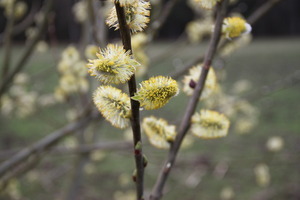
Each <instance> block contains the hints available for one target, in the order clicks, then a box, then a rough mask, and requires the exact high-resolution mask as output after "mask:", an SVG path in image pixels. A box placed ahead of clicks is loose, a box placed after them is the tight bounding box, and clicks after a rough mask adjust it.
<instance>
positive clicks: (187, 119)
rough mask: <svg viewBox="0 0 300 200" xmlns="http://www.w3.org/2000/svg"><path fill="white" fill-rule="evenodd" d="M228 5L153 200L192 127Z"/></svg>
mask: <svg viewBox="0 0 300 200" xmlns="http://www.w3.org/2000/svg"><path fill="white" fill-rule="evenodd" d="M227 4H228V0H224V1H222V2H221V3H218V4H217V18H216V23H215V28H214V32H213V35H212V37H211V40H210V44H209V48H208V50H207V53H206V55H205V58H204V64H203V68H202V72H201V75H200V78H199V81H198V83H197V85H196V88H195V90H194V93H193V96H192V97H191V99H190V101H189V103H188V106H187V108H186V111H185V114H184V117H183V119H182V121H181V124H180V127H179V131H178V135H177V136H176V139H175V141H174V143H173V145H172V146H171V149H170V151H169V155H168V158H167V159H166V162H165V164H164V166H163V168H162V170H161V171H160V174H159V176H158V179H157V181H156V183H155V185H154V188H153V190H152V194H151V196H150V199H151V200H159V199H161V197H162V192H163V188H164V185H165V183H166V180H167V178H168V176H169V173H170V171H171V169H172V167H173V165H174V163H175V159H176V157H177V153H178V151H179V148H180V146H181V143H182V140H183V138H184V137H185V135H186V133H187V131H188V129H189V127H190V120H191V117H192V115H193V114H194V112H195V109H196V106H197V104H198V102H199V100H198V99H199V98H200V96H201V93H202V90H203V88H204V84H205V81H206V77H207V74H208V72H209V69H210V65H211V63H212V60H213V57H214V55H215V53H216V50H217V46H218V43H219V41H220V37H221V29H222V23H223V19H224V17H225V14H226V8H227Z"/></svg>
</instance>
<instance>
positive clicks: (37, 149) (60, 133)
mask: <svg viewBox="0 0 300 200" xmlns="http://www.w3.org/2000/svg"><path fill="white" fill-rule="evenodd" d="M97 116H99V115H98V113H97V114H95V113H90V112H88V113H86V115H83V116H82V118H81V119H78V121H75V122H72V123H70V124H68V125H66V126H64V127H63V128H61V129H59V130H57V131H54V132H53V133H50V134H49V135H48V136H46V137H44V138H42V139H41V140H39V141H38V142H36V143H35V144H33V145H31V146H29V147H27V148H24V149H22V150H21V151H19V152H18V153H17V154H15V155H14V156H12V157H11V158H9V159H8V160H6V161H4V162H3V163H1V165H0V177H2V176H3V175H4V174H5V173H6V172H8V171H10V170H11V169H13V168H14V167H16V166H17V165H19V164H20V163H22V162H23V161H25V160H27V159H28V158H29V157H30V156H31V155H34V154H37V153H41V152H44V151H45V150H46V149H48V148H50V147H51V146H53V145H55V144H56V143H57V142H58V141H59V140H61V139H62V138H64V137H66V136H68V135H69V134H71V133H73V132H74V131H75V130H77V129H79V128H81V127H85V126H87V125H88V124H89V123H90V121H91V120H92V119H95V118H96V117H97Z"/></svg>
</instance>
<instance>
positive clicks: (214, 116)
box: [191, 110, 230, 139]
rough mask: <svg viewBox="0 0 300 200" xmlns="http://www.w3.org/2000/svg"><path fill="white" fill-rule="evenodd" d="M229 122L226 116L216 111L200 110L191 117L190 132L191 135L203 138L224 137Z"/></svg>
mask: <svg viewBox="0 0 300 200" xmlns="http://www.w3.org/2000/svg"><path fill="white" fill-rule="evenodd" d="M229 125H230V122H229V120H228V118H227V117H226V116H225V115H223V114H220V113H218V112H216V111H211V110H201V111H200V113H195V114H194V115H193V117H192V126H191V132H192V134H193V135H195V136H198V137H200V138H204V139H214V138H219V137H225V136H226V135H227V133H228V129H229Z"/></svg>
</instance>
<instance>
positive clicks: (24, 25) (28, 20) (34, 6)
mask: <svg viewBox="0 0 300 200" xmlns="http://www.w3.org/2000/svg"><path fill="white" fill-rule="evenodd" d="M40 4H41V2H39V1H33V2H32V6H31V10H30V12H29V14H28V15H27V16H26V18H24V19H23V20H22V21H21V22H20V23H18V24H16V25H15V26H14V30H13V32H12V34H13V35H17V34H19V33H21V32H23V31H24V30H25V29H26V28H27V27H29V26H30V25H31V24H32V23H33V21H34V17H35V15H36V13H37V12H38V9H39V7H40Z"/></svg>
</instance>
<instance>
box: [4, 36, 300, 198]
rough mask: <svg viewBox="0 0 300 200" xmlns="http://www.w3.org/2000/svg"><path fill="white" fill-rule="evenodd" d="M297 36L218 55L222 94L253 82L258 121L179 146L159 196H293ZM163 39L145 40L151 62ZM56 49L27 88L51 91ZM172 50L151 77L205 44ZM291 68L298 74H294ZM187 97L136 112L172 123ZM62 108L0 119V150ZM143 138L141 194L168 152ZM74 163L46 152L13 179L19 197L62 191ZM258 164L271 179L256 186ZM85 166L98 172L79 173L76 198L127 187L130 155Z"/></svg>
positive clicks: (164, 45)
mask: <svg viewBox="0 0 300 200" xmlns="http://www.w3.org/2000/svg"><path fill="white" fill-rule="evenodd" d="M299 42H300V40H299V39H297V38H294V39H264V40H255V41H254V42H253V43H252V44H250V45H249V46H248V47H245V48H243V49H240V50H238V51H237V52H236V53H235V54H234V55H232V56H231V57H229V58H228V59H226V60H225V71H226V79H225V80H222V82H221V84H222V86H223V89H224V91H225V93H228V94H230V91H231V88H232V87H233V84H234V83H235V82H236V81H238V80H240V79H246V80H249V81H251V83H252V85H253V90H252V91H251V92H250V93H251V94H252V96H251V97H253V98H251V103H252V104H253V105H254V106H256V107H257V108H258V109H259V111H260V117H259V123H258V125H257V126H256V127H255V128H254V129H253V130H252V131H251V133H249V134H246V135H239V134H236V133H235V132H234V131H233V130H231V131H230V133H229V135H228V137H226V138H222V139H218V140H200V139H197V138H194V140H195V142H194V145H193V146H192V148H189V149H185V150H183V151H182V152H181V153H180V155H179V157H178V164H177V165H176V167H175V168H174V170H173V171H172V174H171V177H170V179H169V181H168V183H167V187H166V195H165V198H164V199H166V200H174V199H184V200H193V199H209V200H214V199H215V200H217V199H220V198H219V194H220V191H221V189H222V188H223V187H225V186H231V187H233V188H234V191H235V198H234V199H245V200H248V199H249V200H250V199H254V196H255V195H257V194H258V193H260V192H263V191H267V190H269V189H272V190H275V191H276V192H275V196H274V197H272V198H271V199H272V200H282V199H293V198H292V197H290V198H289V197H286V196H284V195H287V194H288V192H290V191H288V190H287V188H290V187H295V188H298V189H299V188H300V183H299V180H300V174H299V167H300V161H299V159H297V155H298V154H299V150H300V149H299V142H300V135H299V132H300V123H299V119H300V113H299V110H300V105H299V99H300V92H299V91H300V86H299V78H300V77H299V65H300V57H299V52H300V46H299ZM169 45H171V44H170V42H161V43H155V44H154V45H151V46H150V48H149V49H148V51H149V54H150V56H151V57H152V58H153V60H152V61H153V62H154V60H155V57H156V58H157V56H158V55H160V54H161V53H162V52H163V51H165V50H166V49H170V48H169V47H168V46H169ZM18 49H19V48H18ZM61 49H62V48H58V49H57V50H56V49H55V50H54V51H52V52H51V53H50V54H49V55H51V56H49V55H48V54H47V55H43V54H40V55H38V54H36V55H35V56H34V57H33V58H32V59H31V60H30V62H29V63H28V64H27V66H26V69H25V71H26V72H28V73H29V74H31V75H32V77H33V78H32V80H31V85H30V87H31V88H34V89H36V90H38V91H39V92H40V93H49V92H52V91H53V88H54V87H55V85H56V81H57V80H58V75H57V73H56V72H55V63H56V61H57V57H58V55H59V52H60V51H61ZM172 49H175V50H173V51H174V54H173V55H171V56H168V57H167V58H165V59H163V60H161V61H160V62H159V63H156V64H155V65H153V66H151V68H150V72H149V74H150V75H167V74H169V73H170V71H174V70H176V69H177V68H176V67H178V66H180V63H186V62H188V61H189V60H190V59H192V58H194V57H195V56H197V55H199V54H200V55H201V54H202V53H203V52H204V51H205V45H202V46H196V45H193V46H188V47H184V48H172ZM15 51H16V54H15V55H16V56H18V55H20V51H19V50H17V49H15ZM53 52H54V53H53ZM1 55H2V52H1V51H0V56H1ZM219 65H220V62H218V61H217V62H215V63H214V66H219ZM297 70H298V77H297V76H296V75H295V74H296V72H297ZM49 74H50V75H49ZM291 75H294V80H296V81H295V83H294V84H285V86H284V87H280V88H279V89H276V90H274V91H273V92H270V93H268V94H263V95H262V94H261V93H258V91H261V88H263V87H264V88H267V87H271V88H272V86H274V83H276V81H278V80H284V83H288V78H289V77H290V76H291ZM295 77H296V78H295ZM180 82H181V80H180ZM281 83H282V82H281ZM253 95H254V96H253ZM187 101H188V100H187V98H186V96H185V95H184V94H183V93H182V92H181V93H180V94H179V95H178V96H177V97H176V98H174V99H172V100H171V101H170V103H169V104H168V105H167V106H165V107H164V108H162V109H159V110H155V111H142V112H141V114H142V116H148V115H155V116H159V117H164V118H166V119H168V120H169V121H170V122H172V123H179V122H180V119H181V117H182V113H183V111H184V108H185V106H186V104H187ZM67 108H69V106H66V105H57V106H53V107H49V108H41V109H40V110H39V111H37V112H36V113H35V114H34V115H33V116H30V117H28V118H25V119H18V118H14V117H11V118H5V117H1V130H0V138H1V141H10V142H9V143H5V142H2V144H1V148H2V149H5V148H20V147H23V146H26V145H29V144H32V143H33V142H34V141H37V140H39V139H40V138H42V137H43V136H45V135H47V134H48V133H50V132H51V131H53V130H55V129H56V128H59V127H61V126H63V124H65V123H66V119H65V110H66V109H67ZM232 123H233V124H234V122H232ZM92 130H94V131H95V132H96V140H97V141H101V140H107V139H113V140H119V139H121V138H123V133H122V131H120V130H118V129H115V128H111V126H110V125H109V123H108V122H106V121H104V122H102V124H101V125H96V126H95V127H94V129H92ZM275 135H276V136H282V137H283V138H284V140H285V146H284V149H283V150H282V151H281V152H279V153H275V154H273V153H270V152H267V151H266V149H265V143H266V141H267V139H268V138H269V137H270V136H275ZM143 139H144V141H145V148H144V153H145V154H146V155H147V157H148V159H149V165H148V167H147V168H146V178H145V180H146V184H145V186H146V193H147V194H149V192H150V190H151V187H152V185H153V183H154V181H155V179H156V176H157V173H158V170H159V169H160V167H161V165H162V161H163V159H164V158H165V155H166V153H167V151H166V150H158V149H154V148H153V147H152V146H150V145H149V143H148V142H147V139H146V138H145V136H143ZM75 161H76V157H75V156H58V157H54V156H49V157H47V156H46V157H45V159H44V160H43V161H42V162H41V163H40V164H39V165H38V167H37V170H36V171H37V172H38V173H40V174H41V175H42V176H41V177H40V179H39V180H37V181H36V182H34V183H32V182H30V181H29V180H28V179H27V178H26V176H22V177H21V178H20V179H19V181H20V182H19V183H20V185H19V187H20V190H21V192H22V194H23V196H24V198H27V199H31V200H40V199H43V200H48V199H49V200H52V199H57V198H59V197H62V196H63V195H64V194H65V193H66V191H67V188H68V187H67V186H68V184H69V183H70V181H71V179H70V176H71V175H72V171H73V169H74V165H75ZM261 162H264V163H267V164H268V165H269V167H270V172H271V185H270V186H269V187H268V188H260V187H258V186H257V185H256V182H255V177H254V173H253V167H254V166H255V165H256V164H258V163H261ZM205 163H208V165H206V164H205ZM220 163H226V164H227V165H228V171H227V173H226V174H225V176H224V177H222V178H221V177H218V176H216V175H215V172H214V171H215V167H216V166H217V165H218V164H220ZM90 164H92V165H94V166H95V168H96V169H97V170H96V172H94V173H93V174H86V176H85V178H84V181H83V185H82V186H81V189H80V193H79V194H80V196H81V197H82V198H83V199H91V200H92V199H105V200H107V199H112V198H113V194H114V191H116V190H122V191H126V190H128V189H134V185H133V184H130V185H128V186H120V184H119V183H118V177H119V175H120V174H124V173H125V174H128V176H129V177H131V173H132V171H133V167H134V161H133V158H132V156H131V155H130V153H128V152H123V153H120V152H107V155H106V157H105V158H104V160H102V161H99V162H90ZM55 173H61V176H59V179H55V180H53V179H51V176H52V175H53V174H55ZM193 176H194V177H195V178H196V180H198V181H199V180H200V179H201V180H200V181H199V183H198V184H196V185H191V184H190V185H188V184H186V182H187V181H188V177H193ZM47 179H49V180H48V182H47V181H46V180H47ZM42 180H43V181H44V182H43V181H42ZM45 181H46V182H47V184H45ZM28 185H30V187H29V186H28ZM0 199H1V198H0ZM294 199H295V198H294Z"/></svg>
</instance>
